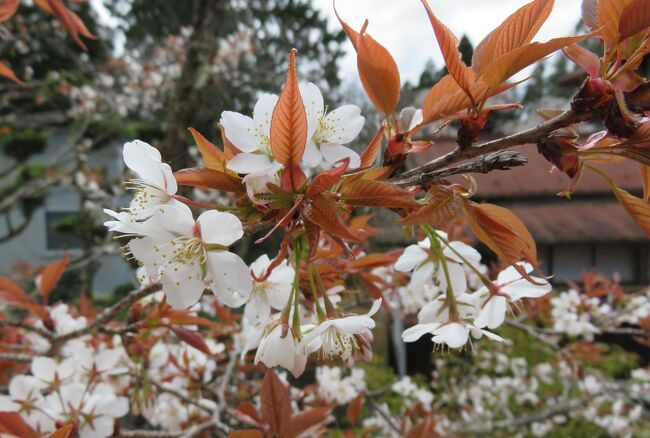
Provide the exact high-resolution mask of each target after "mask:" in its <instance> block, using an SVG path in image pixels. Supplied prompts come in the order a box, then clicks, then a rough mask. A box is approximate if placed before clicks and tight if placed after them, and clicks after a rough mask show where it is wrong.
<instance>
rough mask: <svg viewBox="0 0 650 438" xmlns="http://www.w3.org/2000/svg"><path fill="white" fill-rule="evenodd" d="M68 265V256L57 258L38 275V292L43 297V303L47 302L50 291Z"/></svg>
mask: <svg viewBox="0 0 650 438" xmlns="http://www.w3.org/2000/svg"><path fill="white" fill-rule="evenodd" d="M67 266H68V256H65V257H64V258H62V259H59V260H55V261H53V262H52V263H50V264H49V265H47V266H46V267H45V268H44V269H43V270H42V271H41V274H40V276H39V277H38V292H39V293H40V295H41V298H42V299H43V304H47V299H48V297H49V296H50V293H51V292H52V290H53V289H54V287H55V286H56V284H57V283H58V282H59V280H60V279H61V276H62V275H63V271H65V268H66V267H67Z"/></svg>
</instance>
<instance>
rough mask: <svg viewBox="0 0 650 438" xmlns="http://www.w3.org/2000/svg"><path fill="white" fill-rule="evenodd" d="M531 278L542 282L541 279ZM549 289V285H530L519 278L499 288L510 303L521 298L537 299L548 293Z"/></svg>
mask: <svg viewBox="0 0 650 438" xmlns="http://www.w3.org/2000/svg"><path fill="white" fill-rule="evenodd" d="M532 278H533V279H534V280H536V281H539V282H540V283H541V282H544V280H543V279H541V278H537V277H532ZM551 289H552V286H551V285H550V284H549V283H546V284H544V285H541V286H540V285H536V284H532V283H530V282H529V281H528V280H526V279H525V278H520V279H519V280H515V281H513V282H511V283H509V284H507V285H505V286H502V287H501V291H502V292H503V293H505V294H507V295H508V297H510V301H517V300H520V299H521V298H539V297H542V296H544V295H546V294H547V293H549V292H550V291H551Z"/></svg>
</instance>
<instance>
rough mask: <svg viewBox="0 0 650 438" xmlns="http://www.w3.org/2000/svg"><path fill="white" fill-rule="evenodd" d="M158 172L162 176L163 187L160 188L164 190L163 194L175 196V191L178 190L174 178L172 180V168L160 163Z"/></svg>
mask: <svg viewBox="0 0 650 438" xmlns="http://www.w3.org/2000/svg"><path fill="white" fill-rule="evenodd" d="M160 172H161V173H162V176H163V185H162V186H161V188H162V189H164V190H165V192H167V194H169V195H174V194H176V191H177V190H178V183H177V182H176V178H174V171H173V170H172V168H171V167H170V166H169V164H167V163H162V164H161V165H160Z"/></svg>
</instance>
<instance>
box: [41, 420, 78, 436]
mask: <svg viewBox="0 0 650 438" xmlns="http://www.w3.org/2000/svg"><path fill="white" fill-rule="evenodd" d="M76 433H77V426H75V425H74V423H68V424H66V425H64V426H63V427H61V428H59V429H57V430H55V431H54V432H52V433H51V434H50V435H49V437H48V438H72V437H74V436H76Z"/></svg>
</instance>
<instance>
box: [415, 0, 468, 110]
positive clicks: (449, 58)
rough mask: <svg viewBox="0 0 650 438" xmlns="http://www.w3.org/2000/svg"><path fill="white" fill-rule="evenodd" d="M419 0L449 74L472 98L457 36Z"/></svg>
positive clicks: (425, 3) (423, 1) (427, 5)
mask: <svg viewBox="0 0 650 438" xmlns="http://www.w3.org/2000/svg"><path fill="white" fill-rule="evenodd" d="M421 1H422V4H423V5H424V8H425V9H426V11H427V15H428V16H429V21H430V22H431V26H433V31H434V32H435V34H436V39H437V40H438V45H439V46H440V50H441V51H442V56H443V58H444V59H445V64H446V65H447V70H449V75H450V76H451V77H452V78H454V81H456V83H457V84H458V86H459V87H460V88H461V89H462V90H463V91H464V92H465V93H467V95H468V97H470V98H471V99H473V97H472V94H471V90H470V81H471V76H470V71H469V70H470V69H469V67H467V65H465V63H464V62H463V58H462V55H461V53H460V50H458V38H456V35H454V33H453V32H452V31H451V30H449V28H447V26H445V25H444V24H443V23H442V22H441V21H440V20H438V18H437V17H436V16H435V15H434V13H433V11H432V10H431V7H429V4H428V3H427V0H421Z"/></svg>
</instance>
